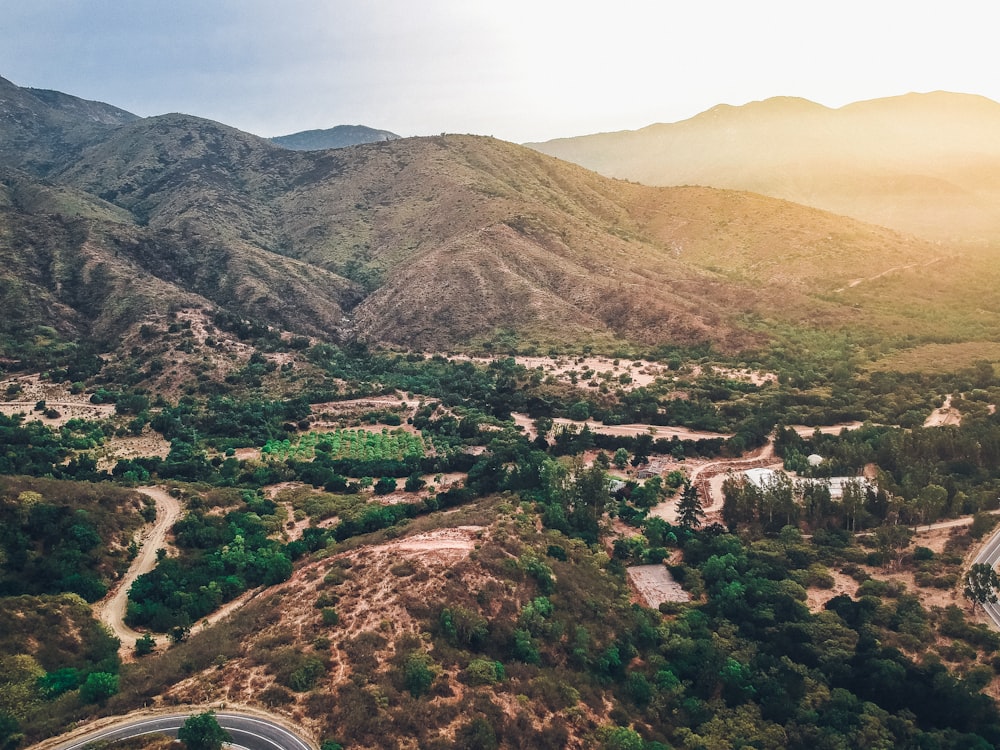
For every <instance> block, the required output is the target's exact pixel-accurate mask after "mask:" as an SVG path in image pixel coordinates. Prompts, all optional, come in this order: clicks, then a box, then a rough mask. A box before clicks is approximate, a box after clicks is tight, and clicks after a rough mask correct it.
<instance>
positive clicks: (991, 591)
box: [962, 563, 1000, 612]
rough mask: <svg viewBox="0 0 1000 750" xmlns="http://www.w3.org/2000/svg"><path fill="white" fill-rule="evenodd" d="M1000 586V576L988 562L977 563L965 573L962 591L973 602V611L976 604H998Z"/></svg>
mask: <svg viewBox="0 0 1000 750" xmlns="http://www.w3.org/2000/svg"><path fill="white" fill-rule="evenodd" d="M998 588H1000V577H998V576H997V572H996V571H995V570H994V569H993V566H992V565H990V564H988V563H976V564H975V565H973V566H972V567H971V568H969V572H968V573H966V574H965V588H964V589H963V590H962V593H963V594H965V598H966V599H968V600H970V601H971V602H972V610H973V612H974V611H975V610H976V605H977V604H979V605H981V606H982V605H985V604H987V603H989V604H996V603H997V589H998Z"/></svg>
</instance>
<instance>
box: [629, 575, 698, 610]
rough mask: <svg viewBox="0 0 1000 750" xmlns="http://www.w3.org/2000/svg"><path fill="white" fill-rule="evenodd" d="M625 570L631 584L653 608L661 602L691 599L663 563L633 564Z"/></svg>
mask: <svg viewBox="0 0 1000 750" xmlns="http://www.w3.org/2000/svg"><path fill="white" fill-rule="evenodd" d="M626 570H627V572H628V578H629V581H631V583H632V586H634V587H635V589H636V591H637V592H638V594H639V596H640V597H641V598H642V599H643V601H645V602H646V605H647V606H649V607H652V608H653V609H656V608H657V607H659V606H660V605H661V604H662V603H663V602H689V601H691V595H690V594H688V592H687V591H685V590H684V589H682V588H681V585H680V584H679V583H677V581H675V580H674V577H673V576H672V575H670V571H669V570H667V568H666V566H665V565H633V566H632V567H630V568H627V569H626Z"/></svg>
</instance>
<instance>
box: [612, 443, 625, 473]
mask: <svg viewBox="0 0 1000 750" xmlns="http://www.w3.org/2000/svg"><path fill="white" fill-rule="evenodd" d="M611 463H613V464H614V465H615V468H617V469H621V470H622V471H624V470H625V467H626V466H628V451H627V450H626V449H625V448H619V449H618V450H616V451H615V455H614V456H612V457H611Z"/></svg>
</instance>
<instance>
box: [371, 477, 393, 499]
mask: <svg viewBox="0 0 1000 750" xmlns="http://www.w3.org/2000/svg"><path fill="white" fill-rule="evenodd" d="M395 491H396V480H395V479H393V478H392V477H382V478H381V479H379V480H378V481H377V482H376V483H375V494H376V495H388V494H390V493H392V492H395Z"/></svg>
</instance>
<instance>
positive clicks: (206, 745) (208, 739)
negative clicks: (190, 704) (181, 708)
mask: <svg viewBox="0 0 1000 750" xmlns="http://www.w3.org/2000/svg"><path fill="white" fill-rule="evenodd" d="M177 739H179V740H180V741H181V742H183V743H184V745H185V747H187V750H221V748H222V743H223V742H232V741H233V738H232V737H230V736H229V732H227V731H226V730H225V729H223V728H222V727H221V726H219V722H218V720H217V719H216V718H215V712H214V711H206V712H205V713H202V714H195V715H194V716H189V717H187V719H185V721H184V726H182V727H181V728H180V729H179V730H177Z"/></svg>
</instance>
